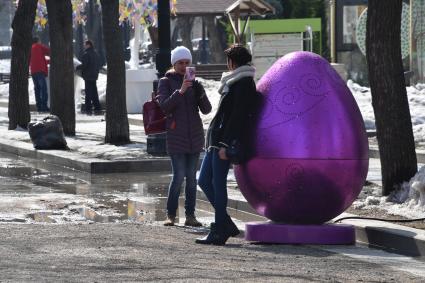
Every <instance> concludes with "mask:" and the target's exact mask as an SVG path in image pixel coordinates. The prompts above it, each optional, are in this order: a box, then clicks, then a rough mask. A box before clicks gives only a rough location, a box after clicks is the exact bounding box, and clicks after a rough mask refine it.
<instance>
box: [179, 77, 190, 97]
mask: <svg viewBox="0 0 425 283" xmlns="http://www.w3.org/2000/svg"><path fill="white" fill-rule="evenodd" d="M189 87H192V81H189V80H183V83H182V86H181V88H180V93H181V94H184V93H185V92H186V90H187V89H188V88H189Z"/></svg>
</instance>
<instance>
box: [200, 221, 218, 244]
mask: <svg viewBox="0 0 425 283" xmlns="http://www.w3.org/2000/svg"><path fill="white" fill-rule="evenodd" d="M216 234H217V231H216V227H215V223H214V222H213V223H211V226H210V232H209V233H208V235H206V236H205V237H203V238H197V239H196V240H195V243H197V244H203V245H212V244H213V240H214V238H216V237H217V235H216Z"/></svg>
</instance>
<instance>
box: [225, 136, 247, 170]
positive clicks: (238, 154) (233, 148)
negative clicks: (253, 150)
mask: <svg viewBox="0 0 425 283" xmlns="http://www.w3.org/2000/svg"><path fill="white" fill-rule="evenodd" d="M226 156H227V158H229V160H230V163H232V164H235V165H238V164H241V163H243V162H244V161H245V159H246V158H245V157H246V156H245V152H244V150H243V148H242V144H241V143H240V142H239V141H238V140H233V141H232V142H231V143H230V145H229V147H228V148H226Z"/></svg>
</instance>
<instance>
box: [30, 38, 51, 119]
mask: <svg viewBox="0 0 425 283" xmlns="http://www.w3.org/2000/svg"><path fill="white" fill-rule="evenodd" d="M49 55H50V48H49V47H47V46H45V45H43V44H41V43H40V39H39V38H38V37H34V38H33V40H32V46H31V54H30V72H31V77H32V81H33V83H34V94H35V102H36V106H37V111H38V112H49V111H50V110H49V108H48V107H47V100H48V94H47V82H46V77H47V75H48V69H47V64H48V60H47V59H46V56H49Z"/></svg>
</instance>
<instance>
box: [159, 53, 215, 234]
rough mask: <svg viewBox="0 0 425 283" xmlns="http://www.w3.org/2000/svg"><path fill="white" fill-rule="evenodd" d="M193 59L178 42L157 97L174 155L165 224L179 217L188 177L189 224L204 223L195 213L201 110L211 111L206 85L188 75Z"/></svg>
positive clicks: (202, 139) (200, 149) (160, 82)
mask: <svg viewBox="0 0 425 283" xmlns="http://www.w3.org/2000/svg"><path fill="white" fill-rule="evenodd" d="M191 62H192V54H191V53H190V51H189V49H187V48H186V47H183V46H179V47H177V48H175V49H174V50H172V51H171V63H172V65H173V68H172V69H170V70H169V71H168V72H167V73H166V74H165V77H163V78H162V79H160V81H159V85H158V100H159V104H160V106H161V109H162V110H163V111H164V113H165V114H166V115H167V153H168V154H169V155H170V157H171V165H172V170H173V178H172V180H171V183H170V186H169V189H168V200H167V219H166V221H165V222H164V225H166V226H173V225H174V224H175V221H176V214H177V208H178V200H179V195H180V188H181V186H182V184H183V181H184V179H185V178H186V187H185V197H186V198H185V213H186V221H185V225H186V226H201V225H202V224H201V223H200V222H199V221H197V219H196V217H195V204H196V171H197V167H198V162H199V155H200V152H201V151H203V148H204V142H205V139H204V129H203V125H202V120H201V117H200V116H199V110H200V111H201V112H202V113H203V114H208V113H209V112H211V103H210V101H209V100H208V97H207V95H206V94H205V90H204V88H203V86H202V85H201V84H200V83H199V82H198V81H196V80H193V81H191V80H188V79H186V78H185V73H186V67H187V66H189V65H190V64H191Z"/></svg>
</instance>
